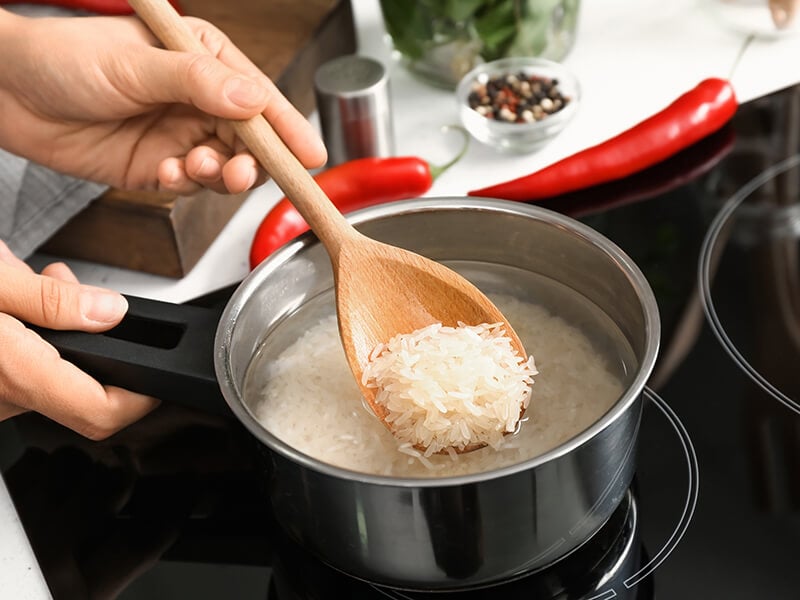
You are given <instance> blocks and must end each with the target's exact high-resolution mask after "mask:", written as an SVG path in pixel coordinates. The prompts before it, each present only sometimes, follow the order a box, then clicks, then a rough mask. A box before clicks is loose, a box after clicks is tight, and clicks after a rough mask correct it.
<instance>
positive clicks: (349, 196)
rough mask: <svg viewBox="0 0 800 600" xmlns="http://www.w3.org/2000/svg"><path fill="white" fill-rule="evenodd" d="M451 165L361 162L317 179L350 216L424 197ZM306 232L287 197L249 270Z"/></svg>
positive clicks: (260, 234) (408, 159)
mask: <svg viewBox="0 0 800 600" xmlns="http://www.w3.org/2000/svg"><path fill="white" fill-rule="evenodd" d="M459 156H460V155H459ZM457 159H458V157H457V158H456V160H457ZM451 164H452V162H451V163H448V164H447V165H444V166H443V167H435V166H431V165H429V164H428V163H427V162H426V161H424V160H422V159H421V158H417V157H416V156H401V157H390V158H358V159H355V160H351V161H348V162H345V163H342V164H339V165H336V166H334V167H331V168H330V169H327V170H325V171H322V172H321V173H319V174H318V175H316V176H315V177H314V179H315V180H316V182H317V183H318V184H319V186H320V187H321V188H322V191H324V192H325V194H326V195H327V196H328V198H330V200H331V202H333V204H334V205H335V206H336V207H337V208H338V209H339V210H340V211H341V212H342V213H348V212H350V211H353V210H357V209H359V208H365V207H367V206H372V205H373V204H379V203H382V202H390V201H393V200H402V199H405V198H414V197H416V196H421V195H422V194H424V193H425V192H427V191H428V190H429V189H430V187H431V185H432V184H433V180H434V179H435V178H436V176H437V175H438V174H439V173H441V172H442V171H443V170H444V169H446V168H447V167H449V166H450V165H451ZM307 230H308V224H307V223H306V222H305V220H304V219H303V217H302V216H300V213H299V212H297V209H295V207H294V206H292V204H291V202H289V200H288V199H287V198H285V197H284V198H283V199H282V200H281V201H280V202H278V204H276V205H275V207H274V208H273V209H272V210H270V211H269V213H267V215H266V217H264V220H263V221H261V224H260V225H259V226H258V229H257V230H256V234H255V237H254V238H253V243H252V245H251V246H250V268H253V267H255V266H256V265H257V264H259V263H260V262H261V261H262V260H264V259H265V258H266V257H267V256H269V255H270V254H272V252H274V251H275V250H276V249H278V248H280V247H281V246H283V245H284V244H285V243H286V242H288V241H289V240H291V239H293V238H295V237H297V236H298V235H300V234H301V233H303V232H305V231H307Z"/></svg>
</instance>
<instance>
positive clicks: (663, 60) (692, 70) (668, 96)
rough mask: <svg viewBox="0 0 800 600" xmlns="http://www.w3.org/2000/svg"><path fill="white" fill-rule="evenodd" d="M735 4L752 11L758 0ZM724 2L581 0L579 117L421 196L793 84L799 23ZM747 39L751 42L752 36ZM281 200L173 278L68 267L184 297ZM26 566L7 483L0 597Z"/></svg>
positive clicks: (410, 114)
mask: <svg viewBox="0 0 800 600" xmlns="http://www.w3.org/2000/svg"><path fill="white" fill-rule="evenodd" d="M738 1H739V2H743V3H745V4H752V3H753V1H754V0H738ZM726 2H730V0H671V1H670V2H663V1H661V0H636V2H631V1H630V0H583V4H582V7H581V16H580V21H579V30H578V41H577V43H576V45H575V47H574V49H573V51H572V52H571V53H570V55H569V56H568V57H567V59H566V60H565V61H564V62H565V64H566V65H567V66H568V67H569V68H571V69H572V70H573V71H574V72H575V73H576V75H577V76H578V78H579V80H580V82H581V86H582V89H583V97H582V104H581V106H580V110H579V112H578V114H577V115H576V117H575V119H574V120H573V121H572V122H571V123H570V124H569V126H568V127H567V128H566V129H565V130H564V131H563V132H562V134H561V135H560V136H559V137H558V138H556V139H555V140H554V141H553V142H552V143H551V144H550V145H548V146H547V147H545V148H544V149H543V150H541V151H539V152H538V153H536V154H531V155H524V156H509V155H505V154H499V153H498V152H496V151H494V150H492V149H490V148H487V147H485V146H481V145H480V144H478V143H473V144H472V145H471V146H470V149H469V152H468V153H467V155H466V156H465V157H464V158H463V159H462V160H461V162H460V163H459V164H458V165H456V166H455V167H454V168H453V169H451V170H450V171H448V172H446V173H445V174H444V175H442V176H441V177H440V178H439V179H438V180H437V181H436V182H435V183H434V186H433V187H432V189H431V190H430V191H429V192H428V194H427V195H430V196H451V195H463V194H464V193H465V192H466V191H467V190H469V189H472V188H476V187H483V186H485V185H488V184H491V183H496V182H499V181H503V180H505V179H508V178H511V177H516V176H519V175H522V174H524V173H527V172H530V171H532V170H534V169H536V168H539V167H542V166H545V165H547V164H549V163H551V162H553V161H555V160H557V159H559V158H561V157H563V156H565V155H568V154H571V153H573V152H575V151H577V150H580V149H582V148H585V147H587V146H589V145H592V144H595V143H597V142H600V141H602V140H603V139H605V138H607V137H610V136H612V135H614V134H616V133H619V132H620V131H622V130H624V129H626V128H628V127H630V126H631V125H633V124H635V123H636V122H638V121H640V120H642V119H643V118H645V117H647V116H648V115H650V114H652V113H653V112H656V111H657V110H659V109H661V108H663V107H664V106H666V105H667V104H669V102H670V101H672V99H674V98H675V97H677V96H678V95H680V94H681V93H683V92H684V91H686V90H688V89H690V88H691V87H693V86H694V85H695V84H696V83H697V82H699V81H700V80H701V79H703V78H704V77H708V76H719V77H728V78H730V79H731V81H732V82H733V85H734V87H735V89H736V93H737V96H738V98H739V100H740V101H741V102H745V101H747V100H750V99H753V98H756V97H758V96H761V95H764V94H767V93H769V92H772V91H774V90H777V89H780V88H783V87H786V86H788V85H791V84H794V83H797V82H799V81H800V60H798V58H800V33H798V28H794V29H793V30H792V31H790V32H789V33H786V34H781V35H776V34H774V32H772V31H771V30H770V29H769V27H766V26H765V25H764V19H765V18H766V15H765V14H764V13H763V12H762V9H761V7H759V6H756V7H755V8H752V7H748V8H747V9H746V10H747V11H749V12H748V13H747V15H745V16H744V18H742V17H741V13H736V14H734V13H730V12H727V13H726V12H725V4H726ZM353 4H354V12H355V15H356V22H357V30H358V35H359V51H360V52H361V53H362V54H367V55H370V56H373V57H376V58H379V59H381V60H383V61H384V62H385V63H386V64H387V65H388V66H389V68H390V76H391V85H392V102H393V107H394V123H395V129H396V138H397V153H398V154H403V155H406V154H410V155H417V156H421V157H424V158H426V159H428V160H430V161H431V162H434V163H441V162H446V160H447V159H448V158H449V157H451V156H452V155H453V153H454V152H455V151H456V150H457V147H458V145H459V139H458V137H457V135H455V134H449V135H443V134H442V133H441V132H440V128H441V127H442V126H444V125H448V124H454V123H456V122H457V120H458V117H457V113H456V106H455V102H454V100H453V96H452V94H451V93H449V92H447V91H443V90H437V89H433V88H431V87H428V86H426V85H424V84H422V83H420V82H418V81H417V80H415V79H413V78H412V77H411V76H410V75H409V74H408V73H407V72H406V71H404V70H403V69H402V68H401V67H399V66H398V65H396V64H394V63H393V62H392V59H391V55H390V52H389V49H388V47H387V45H386V44H385V41H384V30H383V26H382V23H381V18H380V12H379V9H378V4H377V0H353ZM764 4H766V0H764ZM753 11H755V12H753ZM763 11H766V9H765V8H764V9H763ZM726 15H729V16H730V18H728V17H727V16H726ZM754 15H755V16H754ZM753 32H755V34H756V35H755V36H754V37H753V38H752V39H749V40H748V38H749V37H750V34H751V33H753ZM743 49H744V52H743V53H742V50H743ZM740 54H741V56H740ZM734 67H735V68H734ZM312 119H315V117H312ZM281 196H282V194H281V192H280V191H279V190H278V189H277V187H276V186H275V185H274V184H273V183H267V184H265V185H264V186H262V187H261V188H259V189H258V190H256V191H254V192H253V194H252V195H251V196H250V197H249V198H248V200H247V201H246V202H245V203H244V205H243V206H242V207H241V209H240V210H239V211H238V212H237V214H236V215H235V216H234V218H233V219H232V220H231V221H230V222H229V224H228V225H227V226H226V228H225V229H224V231H223V232H222V234H221V235H220V236H219V237H218V239H217V240H216V241H215V242H214V243H213V244H212V246H211V247H210V248H209V250H208V251H207V252H206V254H205V255H204V257H203V258H202V259H201V260H200V262H199V263H198V265H197V266H196V267H195V268H194V269H193V271H192V272H191V273H189V274H188V275H187V276H186V277H184V278H183V279H180V280H172V279H165V278H161V277H156V276H151V275H147V274H143V273H136V272H132V271H126V270H123V269H115V268H109V267H106V266H103V265H97V264H90V263H85V262H81V261H68V262H69V264H70V265H71V266H72V267H73V269H74V270H75V272H76V274H77V275H78V276H79V277H80V278H81V280H83V281H85V282H87V283H92V284H96V285H103V286H107V287H110V288H114V289H117V290H119V291H122V292H124V293H128V294H135V295H140V296H145V297H151V298H157V299H162V300H167V301H172V302H183V301H186V300H188V299H190V298H193V297H195V296H198V295H200V294H203V293H205V292H208V291H211V290H214V289H218V288H220V287H224V286H226V285H228V284H231V283H235V282H236V281H239V280H240V279H241V278H242V277H244V276H245V275H246V274H247V271H248V266H247V256H248V250H249V244H250V241H251V239H252V236H253V233H254V231H255V228H256V227H257V225H258V223H259V222H260V220H261V218H262V217H263V216H264V214H266V212H267V211H268V210H269V208H270V207H271V206H273V205H274V203H275V202H277V201H278V200H279V199H280V197H281ZM52 258H53V257H49V256H42V255H37V256H34V257H33V259H32V260H31V262H32V264H34V265H35V266H42V265H44V264H46V263H47V262H48V261H50V260H52ZM32 560H33V558H32V555H31V553H30V548H29V546H28V544H27V541H26V539H25V537H24V535H23V534H22V532H21V530H20V528H19V522H18V520H17V519H16V516H15V513H14V512H13V507H12V506H11V504H10V501H9V499H8V496H7V493H6V490H5V487H4V486H2V485H0V597H1V598H39V597H47V596H48V593H47V590H46V587H45V586H44V584H43V582H42V579H41V574H40V573H39V572H38V570H37V569H36V566H35V563H32Z"/></svg>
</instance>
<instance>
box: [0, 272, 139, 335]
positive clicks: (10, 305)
mask: <svg viewBox="0 0 800 600" xmlns="http://www.w3.org/2000/svg"><path fill="white" fill-rule="evenodd" d="M127 310H128V302H127V301H126V300H125V298H123V297H122V296H121V295H120V294H118V293H116V292H112V291H111V290H105V289H102V288H96V287H92V286H88V285H81V284H79V283H75V282H72V281H62V280H60V279H56V278H54V277H48V276H46V275H37V274H35V273H29V272H25V271H22V270H21V269H17V268H14V267H11V266H9V265H8V264H6V263H2V262H0V313H6V314H9V315H12V316H14V317H16V318H17V319H20V320H22V321H26V322H28V323H31V324H33V325H39V326H41V327H47V328H49V329H77V330H81V331H104V330H106V329H109V328H110V327H113V326H114V325H116V324H117V323H119V321H120V320H121V319H122V317H123V316H124V315H125V312H126V311H127Z"/></svg>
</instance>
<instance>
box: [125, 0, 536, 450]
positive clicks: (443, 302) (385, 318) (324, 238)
mask: <svg viewBox="0 0 800 600" xmlns="http://www.w3.org/2000/svg"><path fill="white" fill-rule="evenodd" d="M129 4H130V5H131V7H133V9H134V10H135V11H136V13H137V14H138V15H139V17H140V18H141V19H142V20H143V21H144V22H145V23H146V24H147V25H148V26H149V27H150V29H151V30H152V31H153V33H154V34H155V35H156V37H158V39H160V40H161V42H162V43H163V44H164V45H165V46H166V47H167V48H168V49H170V50H178V51H183V52H194V53H202V54H206V53H208V50H207V48H206V47H205V46H204V45H203V44H202V42H200V40H199V39H198V38H197V37H195V35H194V33H192V31H191V30H190V29H189V27H188V26H187V25H186V23H184V21H183V20H182V19H181V17H180V16H179V15H178V13H177V12H175V10H174V8H173V7H172V5H170V4H169V2H168V1H167V0H129ZM231 123H232V125H233V127H234V129H235V131H236V134H237V135H238V136H239V137H240V138H241V139H242V140H243V141H244V143H245V144H246V145H247V147H248V149H249V150H250V152H251V153H252V154H253V156H255V158H256V159H257V160H258V161H259V162H260V163H261V165H262V166H263V167H264V169H266V171H267V172H268V173H269V174H270V176H271V177H272V178H273V179H274V180H275V182H276V183H277V184H278V186H279V187H280V188H281V189H282V190H283V192H284V193H285V194H286V196H287V197H288V198H289V200H290V201H291V202H292V204H293V205H294V206H295V207H296V208H297V210H298V212H300V214H301V215H302V216H303V218H304V219H305V220H306V222H307V223H308V224H309V226H310V227H311V229H312V230H313V231H314V233H315V234H316V235H317V237H318V238H319V239H320V241H321V242H322V244H323V245H324V246H325V249H326V250H327V252H328V254H329V255H330V259H331V264H332V266H333V275H334V281H335V286H336V311H337V314H338V319H339V334H340V336H341V340H342V345H343V346H344V351H345V354H346V356H347V361H348V363H349V364H350V369H351V370H352V372H353V375H354V376H355V379H356V381H357V383H358V385H359V387H360V388H361V392H362V394H363V395H364V398H365V399H366V401H367V403H368V404H369V405H370V407H371V408H372V410H373V411H374V412H375V414H376V415H377V416H378V418H379V419H380V420H381V421H382V422H383V423H384V425H387V427H388V424H387V423H386V421H385V418H386V414H387V411H386V409H385V408H384V407H383V406H382V405H379V404H376V402H375V396H376V393H377V390H376V389H375V388H368V387H365V386H364V385H362V382H361V379H362V374H363V372H364V367H365V365H366V364H367V362H368V360H369V355H370V353H371V352H372V350H373V349H374V348H375V347H376V346H377V345H378V344H380V343H385V342H387V341H389V339H391V338H392V337H393V336H395V335H397V334H398V333H411V332H413V331H416V330H417V329H421V328H423V327H426V326H428V325H431V324H433V323H442V324H443V325H445V326H451V327H456V326H457V325H458V322H459V321H461V322H463V323H466V324H467V325H478V324H481V323H498V322H503V323H505V325H506V333H507V335H508V336H509V337H510V338H511V340H512V342H513V346H514V347H515V348H516V350H517V351H518V352H519V355H520V356H521V357H523V358H525V357H527V354H525V349H524V348H523V346H522V342H520V340H519V337H518V336H517V334H516V333H515V332H514V331H513V329H512V328H511V326H510V324H509V323H508V321H507V320H506V319H505V317H504V316H503V315H502V314H501V313H500V311H499V310H498V309H497V307H495V306H494V304H492V302H491V301H490V300H489V299H488V298H487V297H486V296H485V295H484V294H483V293H482V292H481V291H480V290H478V288H476V287H475V286H474V285H472V284H471V283H470V282H469V281H467V280H466V279H464V278H463V277H462V276H460V275H458V274H457V273H455V272H454V271H452V270H450V269H448V268H446V267H444V266H443V265H441V264H439V263H437V262H434V261H432V260H429V259H427V258H423V257H422V256H419V255H418V254H414V253H413V252H409V251H407V250H403V249H401V248H397V247H395V246H390V245H388V244H384V243H381V242H378V241H376V240H373V239H370V238H368V237H366V236H364V235H362V234H361V233H359V232H358V231H356V229H355V228H353V226H352V225H350V224H349V223H348V222H347V220H346V219H345V218H344V217H343V216H342V214H341V213H340V212H339V210H338V209H337V208H336V207H335V206H334V205H333V203H332V202H331V201H330V200H329V199H328V197H327V196H326V195H325V193H324V192H323V191H322V189H321V188H320V187H319V185H317V183H316V181H314V178H313V177H312V176H311V175H310V173H309V172H308V171H307V170H306V169H305V167H303V165H302V164H301V163H300V161H299V160H298V159H297V158H296V157H295V156H294V154H292V152H291V151H290V150H289V148H288V147H287V146H286V144H284V142H283V140H282V139H281V138H280V137H279V136H278V135H277V133H275V131H274V130H273V129H272V126H271V125H270V124H269V123H268V122H267V120H266V119H265V118H264V117H263V116H261V115H258V116H256V117H254V118H252V119H249V120H246V121H231ZM520 416H521V415H520ZM389 429H391V427H389ZM474 448H475V447H468V448H466V449H465V450H472V449H474Z"/></svg>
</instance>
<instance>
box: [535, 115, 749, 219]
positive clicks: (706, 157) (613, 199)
mask: <svg viewBox="0 0 800 600" xmlns="http://www.w3.org/2000/svg"><path fill="white" fill-rule="evenodd" d="M735 142H736V135H735V133H734V130H733V128H732V127H723V128H722V129H720V130H719V131H717V132H715V133H712V134H711V135H709V136H707V137H705V138H703V139H702V140H700V141H699V142H697V143H696V144H692V145H691V146H689V147H688V148H686V149H685V150H681V151H680V152H678V153H677V154H676V155H675V156H671V157H670V158H668V159H666V160H664V161H662V162H660V163H658V164H657V165H653V166H652V167H650V168H648V169H644V170H642V171H639V172H638V173H635V174H633V175H630V176H628V177H625V178H623V179H617V180H615V181H610V182H608V183H604V184H601V185H596V186H593V187H591V188H587V189H585V190H577V191H574V192H570V193H567V194H563V195H561V196H556V197H554V198H548V199H546V200H542V201H541V203H540V206H542V207H544V208H549V209H550V210H554V211H556V212H560V213H562V214H565V215H568V216H570V217H573V218H579V217H584V216H587V215H592V214H595V213H598V212H607V211H610V210H614V209H617V208H621V207H623V206H627V205H629V204H633V203H635V202H642V201H644V200H649V199H650V198H654V197H656V196H661V195H663V194H667V193H668V192H670V191H672V190H674V189H677V188H680V187H683V186H685V185H687V184H688V183H690V182H692V181H694V180H695V179H698V178H699V177H701V176H703V175H705V174H706V173H708V172H709V171H710V170H711V169H713V168H714V167H715V166H717V164H718V163H719V162H720V161H721V160H722V159H724V158H725V157H726V156H727V155H728V154H729V153H730V152H731V151H732V150H733V148H734V146H735Z"/></svg>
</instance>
